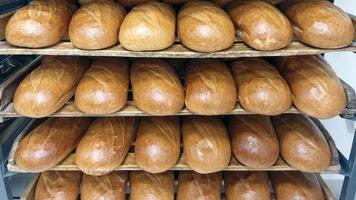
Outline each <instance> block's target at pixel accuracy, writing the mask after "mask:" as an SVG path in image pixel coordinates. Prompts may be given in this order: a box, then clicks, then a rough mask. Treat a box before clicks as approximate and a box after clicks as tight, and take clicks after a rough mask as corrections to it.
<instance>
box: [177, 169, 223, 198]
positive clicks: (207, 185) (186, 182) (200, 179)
mask: <svg viewBox="0 0 356 200" xmlns="http://www.w3.org/2000/svg"><path fill="white" fill-rule="evenodd" d="M221 183H222V174H221V173H219V172H218V173H212V174H198V173H196V172H193V171H180V172H179V180H178V192H177V200H187V199H204V200H220V199H221V194H220V189H221Z"/></svg>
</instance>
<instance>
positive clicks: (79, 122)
mask: <svg viewBox="0 0 356 200" xmlns="http://www.w3.org/2000/svg"><path fill="white" fill-rule="evenodd" d="M137 121H138V120H136V118H132V117H112V118H97V119H96V120H95V121H94V122H92V123H90V119H85V118H74V119H73V118H51V119H48V120H47V121H45V122H44V123H42V124H41V125H39V126H38V127H37V128H35V129H34V130H32V131H31V132H30V133H29V134H27V135H26V136H24V138H22V140H21V141H20V142H19V145H18V146H17V148H16V152H15V157H14V158H15V162H16V165H17V166H18V167H20V168H21V169H22V170H24V171H28V172H43V171H46V170H50V169H51V168H52V167H55V166H56V165H57V164H59V163H60V162H61V161H62V160H63V159H64V158H65V157H66V156H67V155H69V154H70V153H71V152H72V151H73V150H74V149H76V150H75V163H76V165H77V166H78V168H79V169H80V170H82V171H83V172H84V173H86V174H90V175H104V174H107V173H110V172H111V171H114V170H115V169H117V168H118V167H119V166H120V165H121V164H122V163H123V161H124V159H125V157H126V155H127V153H128V151H129V149H130V147H131V145H132V144H133V141H135V144H134V145H135V147H134V153H135V161H136V164H137V165H138V166H139V167H140V168H141V169H142V170H144V171H147V172H150V173H161V172H164V171H167V170H170V169H171V168H172V167H174V166H175V165H176V163H177V162H178V160H179V158H180V155H181V143H182V146H183V152H184V162H185V163H186V164H187V165H188V166H189V167H190V168H191V169H193V170H194V171H196V172H199V173H204V174H205V173H213V172H217V171H221V170H224V169H225V168H226V167H227V166H228V165H229V164H230V160H231V152H232V154H233V156H234V157H235V158H236V159H237V160H238V161H239V162H240V163H242V164H244V165H246V166H247V167H249V168H251V169H264V168H269V167H271V166H273V165H274V164H275V163H276V161H277V160H278V158H279V155H281V156H282V157H283V159H284V160H285V161H286V162H287V163H288V164H289V165H290V166H292V167H295V168H297V169H298V170H301V171H305V172H320V171H323V170H325V169H326V168H327V167H329V166H330V164H331V150H330V147H329V144H328V142H327V140H326V139H325V137H324V135H323V133H322V132H321V131H320V129H319V128H318V127H317V126H316V125H315V124H314V123H313V122H312V121H311V119H309V118H308V117H305V116H303V115H297V114H286V115H281V116H278V117H274V118H273V120H272V121H273V124H272V121H271V119H270V118H269V117H265V116H258V115H242V116H233V117H229V118H228V119H227V120H226V121H227V128H226V127H225V124H224V121H223V120H222V119H221V118H218V117H199V116H194V117H193V116H189V117H184V118H183V119H182V123H181V122H180V119H179V118H178V117H145V118H142V119H141V120H140V122H139V123H138V125H136V124H137ZM136 127H137V128H136ZM181 141H182V142H181Z"/></svg>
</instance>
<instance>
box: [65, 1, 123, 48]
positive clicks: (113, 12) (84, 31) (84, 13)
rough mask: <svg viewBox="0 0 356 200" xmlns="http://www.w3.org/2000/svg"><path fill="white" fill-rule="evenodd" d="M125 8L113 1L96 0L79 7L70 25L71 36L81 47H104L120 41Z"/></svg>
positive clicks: (75, 43) (73, 41)
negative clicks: (119, 35)
mask: <svg viewBox="0 0 356 200" xmlns="http://www.w3.org/2000/svg"><path fill="white" fill-rule="evenodd" d="M125 15H126V11H125V9H124V8H123V7H122V6H121V5H119V4H117V3H115V2H112V1H109V0H107V1H94V2H92V3H88V4H85V5H83V6H82V7H81V8H79V9H78V10H77V11H76V12H75V13H74V15H73V18H72V21H71V22H70V25H69V38H70V41H71V42H72V44H73V45H74V46H75V47H77V48H80V49H89V50H93V49H103V48H107V47H111V46H113V45H115V44H116V43H117V42H118V34H119V30H120V25H121V23H122V21H123V19H124V17H125Z"/></svg>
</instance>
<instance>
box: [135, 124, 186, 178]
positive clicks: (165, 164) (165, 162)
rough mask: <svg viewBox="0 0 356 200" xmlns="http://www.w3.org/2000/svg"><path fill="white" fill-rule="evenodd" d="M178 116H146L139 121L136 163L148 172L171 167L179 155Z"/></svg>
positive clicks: (158, 171)
mask: <svg viewBox="0 0 356 200" xmlns="http://www.w3.org/2000/svg"><path fill="white" fill-rule="evenodd" d="M180 140H181V137H180V120H179V118H178V117H146V118H143V119H142V120H141V121H140V124H139V126H138V129H137V138H136V143H135V157H136V164H137V165H138V166H139V167H140V168H141V169H143V170H145V171H147V172H150V173H161V172H164V171H167V170H169V169H170V168H172V167H173V166H174V165H175V164H176V163H177V161H178V159H179V155H180Z"/></svg>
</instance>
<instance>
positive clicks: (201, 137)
mask: <svg viewBox="0 0 356 200" xmlns="http://www.w3.org/2000/svg"><path fill="white" fill-rule="evenodd" d="M182 133H183V151H184V157H185V161H186V163H187V164H188V166H189V167H190V168H192V169H193V170H194V171H196V172H198V173H201V174H207V173H212V172H217V171H221V170H223V169H224V168H225V167H226V166H227V165H228V164H229V163H230V159H231V146H230V141H229V136H228V134H227V131H226V128H225V125H224V123H223V121H222V120H221V119H220V118H217V117H200V116H191V117H190V116H189V117H184V118H183V125H182Z"/></svg>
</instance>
